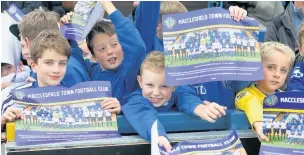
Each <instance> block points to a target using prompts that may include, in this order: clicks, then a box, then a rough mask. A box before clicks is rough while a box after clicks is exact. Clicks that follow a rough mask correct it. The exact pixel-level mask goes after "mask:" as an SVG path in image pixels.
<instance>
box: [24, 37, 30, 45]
mask: <svg viewBox="0 0 304 155" xmlns="http://www.w3.org/2000/svg"><path fill="white" fill-rule="evenodd" d="M24 41H25V43H26V45H28V46H29V45H30V40H29V39H28V37H24Z"/></svg>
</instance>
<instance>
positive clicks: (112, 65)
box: [105, 63, 121, 69]
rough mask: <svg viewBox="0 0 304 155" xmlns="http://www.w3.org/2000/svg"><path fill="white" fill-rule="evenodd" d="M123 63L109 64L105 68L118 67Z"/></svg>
mask: <svg viewBox="0 0 304 155" xmlns="http://www.w3.org/2000/svg"><path fill="white" fill-rule="evenodd" d="M120 64H121V63H115V64H108V65H107V66H106V67H105V69H116V68H118V67H119V66H120Z"/></svg>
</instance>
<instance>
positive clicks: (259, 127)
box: [252, 122, 269, 142]
mask: <svg viewBox="0 0 304 155" xmlns="http://www.w3.org/2000/svg"><path fill="white" fill-rule="evenodd" d="M252 126H253V127H254V130H255V132H256V133H257V136H258V138H259V140H260V142H263V141H264V142H269V138H268V137H267V136H265V135H264V133H263V122H254V123H253V125H252Z"/></svg>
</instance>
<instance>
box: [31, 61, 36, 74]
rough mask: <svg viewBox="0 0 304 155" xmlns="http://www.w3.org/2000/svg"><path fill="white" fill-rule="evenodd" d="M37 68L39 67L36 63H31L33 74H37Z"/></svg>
mask: <svg viewBox="0 0 304 155" xmlns="http://www.w3.org/2000/svg"><path fill="white" fill-rule="evenodd" d="M36 67H37V64H36V63H35V62H34V61H31V68H32V70H33V72H34V73H36V74H37V69H36Z"/></svg>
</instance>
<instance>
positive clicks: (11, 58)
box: [1, 1, 304, 151]
mask: <svg viewBox="0 0 304 155" xmlns="http://www.w3.org/2000/svg"><path fill="white" fill-rule="evenodd" d="M10 3H15V4H16V5H17V7H18V8H19V9H20V10H21V11H22V12H23V13H24V14H25V16H24V17H23V18H22V20H21V21H20V22H19V23H16V22H15V21H14V20H13V19H12V18H11V17H10V16H9V15H8V14H6V13H3V11H4V10H5V9H7V8H8V7H9V5H10ZM100 3H101V4H102V8H103V10H104V11H105V12H106V13H107V14H108V18H109V20H110V21H109V20H104V19H100V20H99V21H97V23H96V24H95V25H94V27H93V28H92V29H91V31H90V32H89V34H88V35H87V36H86V39H85V40H83V41H75V40H67V39H66V38H64V37H63V35H62V34H61V32H60V31H59V28H60V27H62V26H63V25H64V24H68V23H69V22H70V20H71V16H72V15H73V12H72V10H73V6H74V5H75V3H73V4H70V3H69V4H66V3H63V2H62V4H61V2H30V1H24V2H3V1H2V2H1V4H2V5H1V6H2V7H1V11H2V13H1V24H2V31H1V35H2V39H1V41H2V47H1V48H2V49H1V52H2V53H1V55H2V60H1V79H2V80H1V90H2V92H1V93H2V94H1V95H2V96H1V97H2V105H1V114H2V115H1V127H2V131H4V130H5V124H6V123H7V122H12V121H15V120H17V119H24V114H23V112H22V111H21V110H20V109H18V108H15V107H14V106H13V104H12V100H11V93H13V92H14V91H15V90H16V89H25V88H37V87H46V86H57V85H61V86H65V87H70V86H73V85H75V84H77V83H79V82H85V81H110V82H111V86H112V94H113V97H111V98H106V99H105V100H103V101H102V103H101V105H102V108H103V109H104V110H105V111H107V112H111V113H116V114H124V115H125V117H126V118H127V120H128V121H129V123H130V124H131V125H132V127H133V128H134V129H135V130H136V131H137V132H138V134H139V135H140V136H141V137H143V138H144V139H146V140H148V141H150V140H151V126H152V124H153V123H154V121H155V120H157V119H158V115H157V114H158V113H159V112H165V111H170V110H171V109H172V108H176V109H177V110H178V111H181V112H184V113H186V114H189V115H192V116H193V117H200V118H201V119H203V120H206V121H208V122H211V123H213V122H215V121H216V120H217V119H218V118H220V117H222V116H223V115H226V110H227V109H231V108H236V109H239V110H242V111H244V112H245V114H246V115H247V117H248V120H249V122H250V124H251V126H252V129H253V130H254V131H255V132H256V133H257V136H258V138H259V139H260V140H261V141H269V138H268V137H267V136H266V135H264V134H263V127H262V120H263V114H262V111H263V100H264V98H265V97H266V96H268V95H272V94H274V93H275V92H280V91H304V79H303V73H304V63H303V61H304V59H303V56H304V46H303V42H304V40H303V38H304V24H301V22H302V19H303V9H304V2H300V1H295V2H290V3H288V4H285V6H283V4H282V2H276V1H274V2H264V1H258V2H224V6H223V7H224V8H226V9H228V10H229V12H230V14H231V16H232V18H233V20H235V21H237V22H239V21H241V20H242V19H244V18H245V17H246V16H250V17H253V18H255V19H257V20H258V21H259V23H260V28H261V30H265V31H266V35H265V42H264V43H261V45H260V55H261V58H262V59H261V60H262V67H263V68H262V69H263V71H264V76H265V77H264V79H262V80H259V81H214V82H207V83H201V84H195V85H188V86H167V85H166V83H165V63H164V47H163V40H162V39H163V37H162V26H161V22H162V18H161V17H162V15H166V14H174V13H184V12H188V10H187V8H186V7H185V6H184V5H183V4H182V3H180V2H177V1H162V2H134V3H133V4H134V10H133V11H132V13H130V15H129V16H127V17H125V16H124V15H123V14H122V13H121V12H120V11H119V10H117V9H116V7H115V6H114V5H113V3H112V2H110V1H101V2H100ZM64 5H66V6H68V7H62V6H64ZM66 8H68V9H66ZM47 10H49V11H47ZM303 130H304V129H301V131H303ZM158 133H159V138H158V142H159V144H160V145H162V146H164V148H165V149H166V150H167V151H170V150H171V148H172V147H171V145H170V142H169V139H168V138H167V134H166V131H165V129H164V127H163V126H162V124H161V123H160V122H159V121H158Z"/></svg>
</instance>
